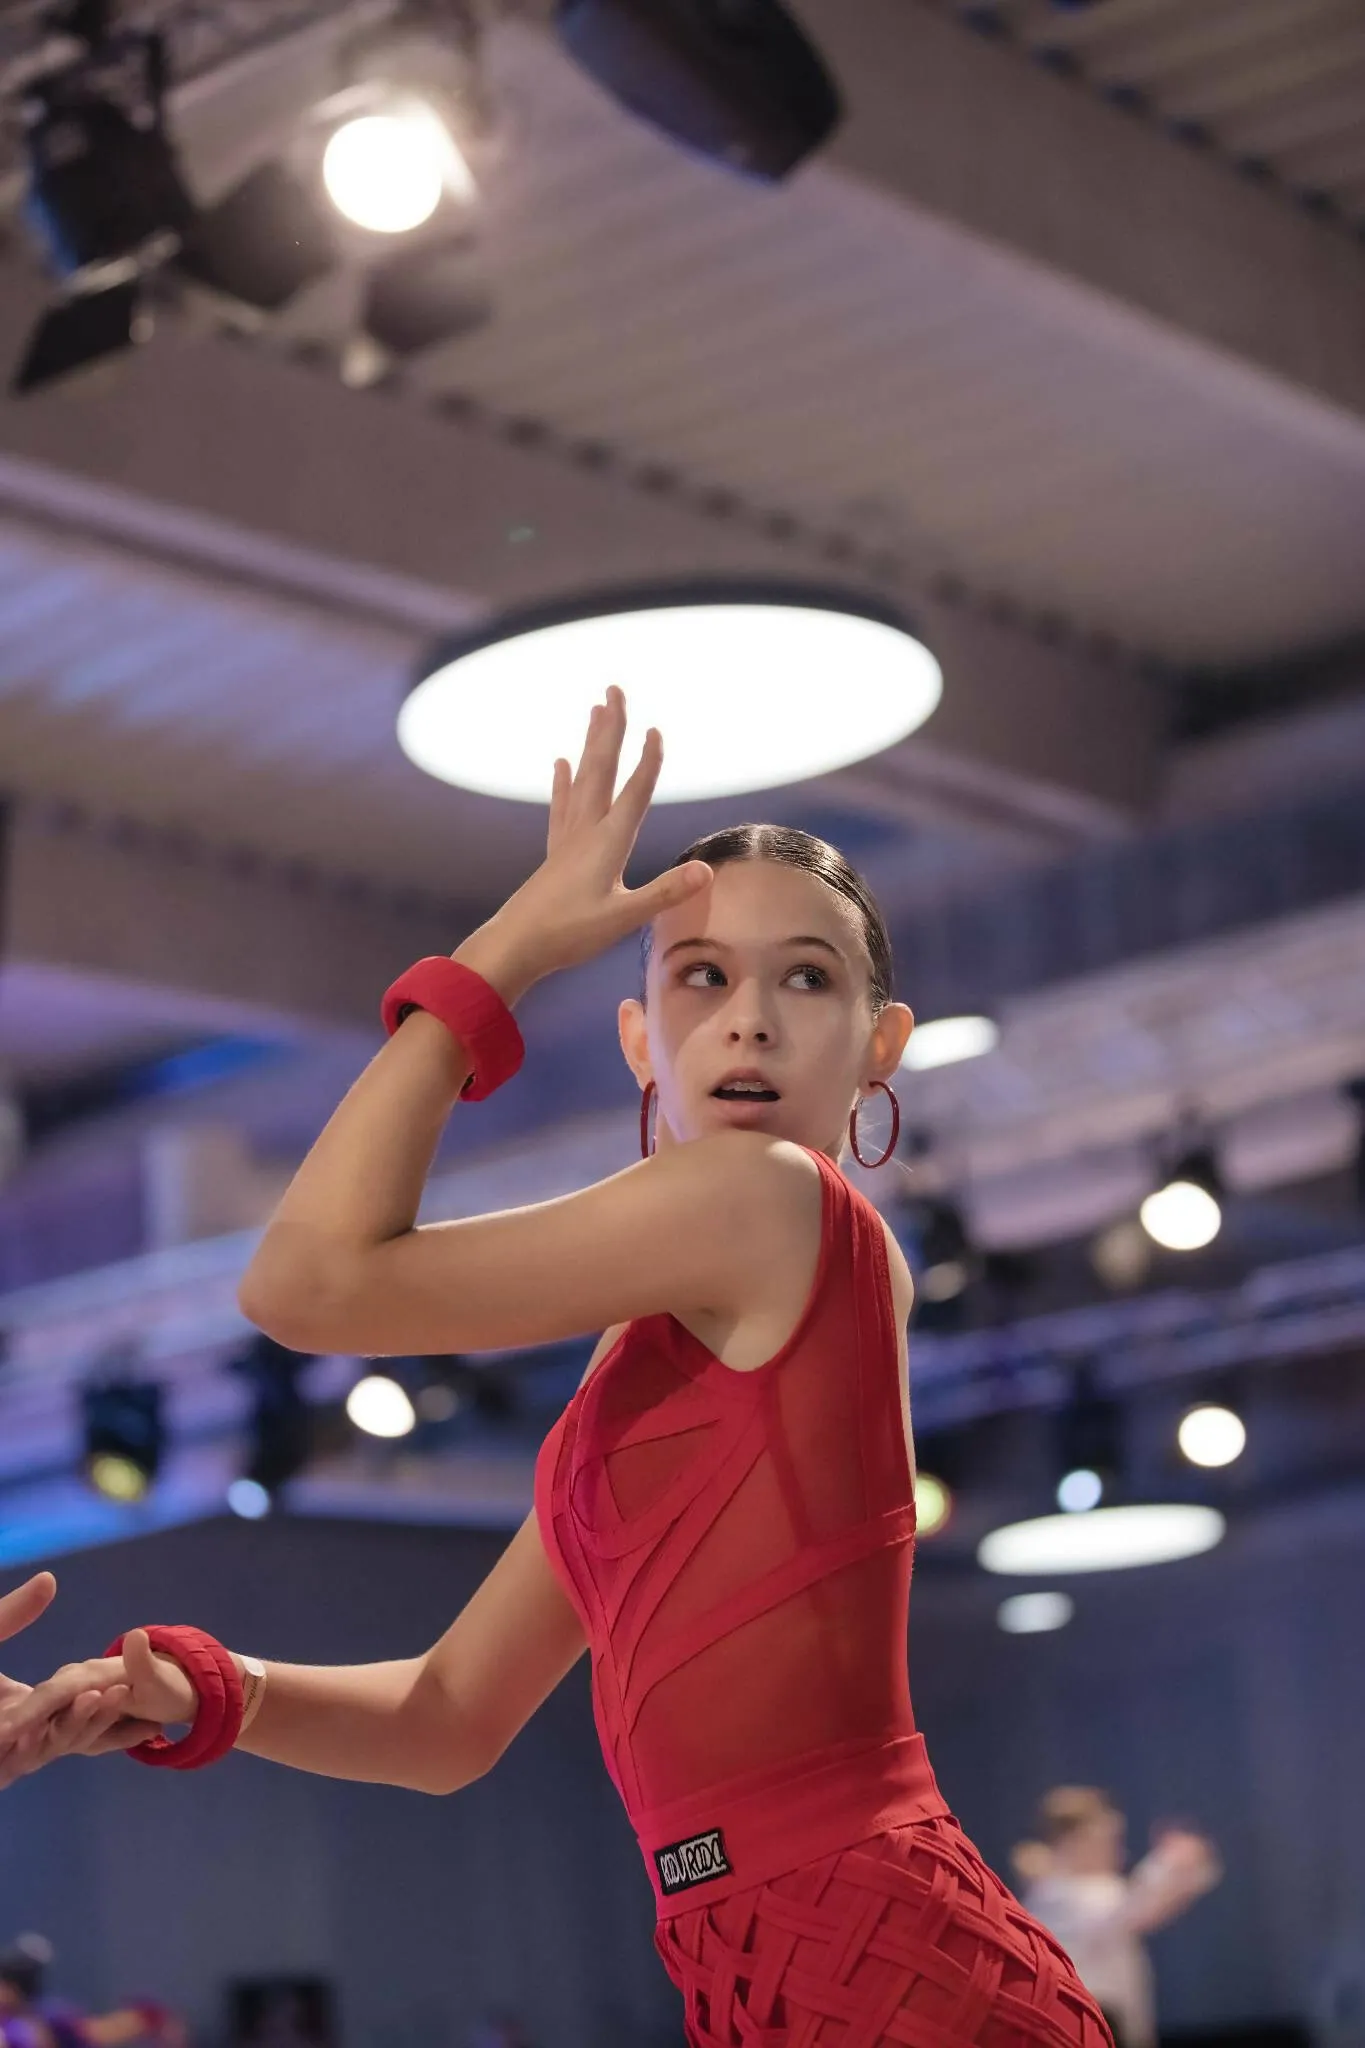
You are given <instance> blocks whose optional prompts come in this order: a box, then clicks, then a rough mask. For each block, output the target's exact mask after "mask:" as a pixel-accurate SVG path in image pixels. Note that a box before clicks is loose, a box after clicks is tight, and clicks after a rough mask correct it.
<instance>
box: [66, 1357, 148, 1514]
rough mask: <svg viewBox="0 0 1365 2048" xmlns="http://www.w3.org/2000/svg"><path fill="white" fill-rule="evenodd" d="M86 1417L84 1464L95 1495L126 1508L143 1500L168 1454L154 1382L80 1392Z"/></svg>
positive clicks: (121, 1381) (111, 1383)
mask: <svg viewBox="0 0 1365 2048" xmlns="http://www.w3.org/2000/svg"><path fill="white" fill-rule="evenodd" d="M81 1411H82V1419H83V1423H84V1449H83V1456H82V1464H83V1466H84V1470H85V1476H86V1478H87V1479H88V1480H89V1482H90V1484H91V1486H93V1487H94V1489H95V1491H96V1493H101V1494H103V1495H104V1497H105V1499H106V1500H116V1501H122V1502H127V1503H131V1502H134V1501H139V1500H142V1499H144V1498H145V1497H146V1495H147V1493H148V1492H149V1491H150V1489H151V1486H152V1482H153V1480H154V1479H155V1478H156V1475H157V1472H158V1470H159V1469H160V1465H161V1458H162V1453H163V1451H164V1450H165V1443H166V1432H165V1424H164V1422H163V1419H162V1406H161V1388H160V1387H159V1386H157V1385H156V1384H155V1382H153V1381H150V1380H135V1379H127V1378H123V1377H121V1376H110V1377H108V1378H103V1379H97V1380H94V1381H92V1382H91V1383H90V1384H89V1385H88V1386H86V1387H84V1388H83V1389H82V1390H81Z"/></svg>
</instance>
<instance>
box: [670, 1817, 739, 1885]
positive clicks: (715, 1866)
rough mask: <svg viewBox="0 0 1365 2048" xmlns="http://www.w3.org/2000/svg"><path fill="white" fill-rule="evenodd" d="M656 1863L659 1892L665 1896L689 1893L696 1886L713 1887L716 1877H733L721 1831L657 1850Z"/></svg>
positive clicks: (695, 1836)
mask: <svg viewBox="0 0 1365 2048" xmlns="http://www.w3.org/2000/svg"><path fill="white" fill-rule="evenodd" d="M654 1861H655V1863H656V1864H657V1866H658V1870H659V1888H660V1890H661V1891H662V1892H664V1893H665V1894H669V1893H672V1892H685V1891H687V1890H688V1888H689V1887H690V1886H692V1885H694V1884H709V1883H710V1881H711V1879H712V1878H714V1877H729V1876H731V1875H732V1872H731V1869H730V1859H729V1857H728V1856H727V1855H726V1853H725V1843H724V1841H723V1840H722V1839H721V1832H720V1829H719V1828H709V1829H708V1830H707V1832H706V1833H705V1834H704V1835H689V1836H688V1838H687V1840H686V1841H685V1842H673V1843H671V1844H670V1846H669V1847H668V1848H667V1849H656V1850H655V1851H654Z"/></svg>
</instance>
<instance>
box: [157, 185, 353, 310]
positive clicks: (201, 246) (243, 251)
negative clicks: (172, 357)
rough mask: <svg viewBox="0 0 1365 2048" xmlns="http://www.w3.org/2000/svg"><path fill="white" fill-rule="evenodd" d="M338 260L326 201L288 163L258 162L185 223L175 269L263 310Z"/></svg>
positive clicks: (277, 306)
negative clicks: (315, 195)
mask: <svg viewBox="0 0 1365 2048" xmlns="http://www.w3.org/2000/svg"><path fill="white" fill-rule="evenodd" d="M336 260H337V247H336V241H335V239H334V237H333V235H332V234H331V232H330V229H329V228H328V225H327V221H326V219H325V217H324V215H323V211H322V208H321V207H320V206H319V205H318V203H317V202H316V200H315V199H314V198H313V196H312V195H311V194H310V193H309V192H308V191H307V190H306V189H305V187H304V186H303V184H302V183H301V182H300V180H299V179H298V178H297V177H295V175H294V173H293V172H292V171H291V170H290V169H289V167H288V165H286V164H282V163H274V162H272V163H264V164H258V165H257V166H256V168H255V169H254V170H252V171H249V172H248V173H247V175H246V177H245V178H243V180H242V182H241V183H240V185H237V186H234V188H233V190H232V191H231V192H229V193H228V194H227V196H226V198H224V199H221V200H219V201H218V203H217V205H215V206H211V207H206V208H205V209H204V211H203V212H201V213H200V214H198V215H197V216H196V218H195V220H194V222H193V224H192V225H191V226H190V227H189V228H188V229H187V230H186V232H185V234H184V237H183V239H182V243H181V247H180V252H179V254H178V255H177V257H176V259H175V269H176V270H177V271H178V272H179V273H181V274H182V275H184V276H186V277H188V278H190V279H191V280H192V281H193V282H194V283H196V284H202V285H206V286H207V287H208V288H209V290H211V291H216V292H221V293H222V294H223V296H224V297H226V298H230V299H235V300H237V301H238V302H239V303H240V304H242V305H245V306H251V307H254V308H256V309H257V310H258V311H260V312H263V313H277V312H278V311H279V310H280V308H281V307H282V306H285V305H287V304H288V303H289V301H290V299H292V298H293V297H294V296H295V294H296V293H297V292H300V291H302V290H303V288H304V286H305V285H309V284H313V283H315V282H316V281H317V279H318V278H320V277H325V276H326V274H327V272H328V271H329V270H331V269H332V268H333V267H334V266H335V264H336Z"/></svg>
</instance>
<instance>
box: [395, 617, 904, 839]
mask: <svg viewBox="0 0 1365 2048" xmlns="http://www.w3.org/2000/svg"><path fill="white" fill-rule="evenodd" d="M609 683H618V684H619V685H620V687H621V688H622V689H623V690H624V692H625V695H626V704H627V707H628V714H629V718H630V725H629V729H628V731H627V734H626V744H625V746H624V747H623V749H622V754H621V773H622V779H624V777H625V776H626V775H628V774H629V773H630V772H631V770H632V769H633V768H634V766H635V763H636V761H637V760H638V759H639V754H640V747H641V744H642V743H643V740H644V735H645V732H646V730H647V729H648V728H649V727H650V726H657V727H658V729H659V731H660V732H661V733H662V734H663V741H664V763H663V770H662V772H661V774H660V777H659V782H658V787H657V789H656V790H655V797H654V800H655V802H656V803H689V802H696V801H698V800H701V799H704V798H708V797H723V796H737V795H738V794H739V793H740V792H741V791H744V790H753V789H776V788H780V787H783V786H785V785H787V784H789V783H794V782H804V781H806V780H807V779H808V778H809V777H811V776H814V775H826V774H829V773H830V772H831V770H833V769H835V768H843V767H846V766H847V765H848V764H849V763H850V762H852V761H861V760H864V759H866V758H867V756H868V755H870V754H877V753H880V752H881V751H882V750H883V749H884V748H886V747H890V746H893V745H894V744H895V743H896V741H897V740H902V739H904V738H905V737H906V736H907V734H909V733H912V732H914V731H915V730H916V728H917V727H919V726H921V725H922V724H923V723H924V721H925V719H926V718H928V716H929V714H930V713H931V712H932V711H933V709H934V707H935V705H936V704H937V703H938V700H939V697H940V694H941V692H942V687H943V681H942V673H941V671H940V669H939V665H938V663H937V661H935V659H934V657H933V655H932V654H930V652H929V650H928V649H927V648H926V647H925V646H924V645H923V644H922V643H921V642H920V641H919V640H917V639H916V638H915V636H914V633H913V632H912V630H911V629H910V627H909V626H908V625H907V624H906V622H905V621H904V620H903V619H902V618H900V617H899V616H898V615H897V614H896V613H894V612H892V611H891V610H889V609H888V608H886V607H883V606H879V605H877V604H875V603H873V602H866V601H864V600H862V599H861V598H857V597H853V596H848V595H846V594H844V593H839V594H837V595H835V594H831V593H823V592H817V591H808V590H798V589H791V588H784V587H782V586H766V587H759V586H755V585H708V586H705V587H694V588H688V589H673V590H658V589H652V590H636V591H618V592H615V593H612V594H609V595H605V596H600V597H595V598H584V599H581V600H578V601H576V602H573V603H566V604H562V605H556V606H548V607H544V608H542V609H539V610H537V611H535V612H527V613H523V614H521V615H520V616H518V617H508V618H504V619H502V620H501V621H499V622H498V623H497V624H496V625H495V626H493V627H491V628H489V629H487V630H484V631H481V632H475V633H472V634H468V635H463V636H461V637H460V638H458V639H456V640H452V641H447V642H446V643H444V644H443V645H442V646H441V647H438V648H437V649H436V650H435V652H434V654H433V655H432V657H431V659H430V660H429V661H428V662H427V663H426V664H425V665H424V667H423V670H422V672H421V674H420V675H419V678H418V680H417V682H416V683H415V684H414V686H413V688H412V690H411V691H410V693H409V695H408V696H407V698H406V700H405V701H404V703H403V706H402V709H401V711H400V712H399V717H398V742H399V745H400V746H401V747H402V749H403V752H404V753H405V754H406V755H407V757H408V759H409V760H410V761H412V762H414V763H415V765H416V766H417V767H419V768H421V769H424V770H425V771H426V773H427V774H428V775H434V776H436V777H437V778H438V779H439V780H441V781H442V782H449V783H453V784H454V785H455V786H456V787H457V788H460V789H472V790H478V791H480V792H481V793H482V794H484V795H486V796H501V797H511V798H514V799H516V800H517V801H519V802H522V803H536V804H544V803H548V801H549V796H550V786H551V781H552V779H553V773H554V763H555V760H556V758H557V757H558V756H560V755H563V756H565V757H566V758H567V759H569V760H570V761H574V762H576V761H577V760H578V757H579V754H580V752H581V751H582V746H583V734H584V731H585V729H586V726H587V722H588V713H589V712H590V710H591V708H592V706H593V705H594V704H595V703H597V702H598V701H599V700H600V698H601V696H602V693H603V691H604V690H605V689H606V687H607V685H608V684H609Z"/></svg>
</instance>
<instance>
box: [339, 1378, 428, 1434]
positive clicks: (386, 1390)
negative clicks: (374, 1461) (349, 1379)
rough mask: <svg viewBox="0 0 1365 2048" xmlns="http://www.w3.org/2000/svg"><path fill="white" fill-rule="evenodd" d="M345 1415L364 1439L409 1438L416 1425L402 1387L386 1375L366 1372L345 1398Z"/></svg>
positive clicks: (415, 1419) (411, 1406)
mask: <svg viewBox="0 0 1365 2048" xmlns="http://www.w3.org/2000/svg"><path fill="white" fill-rule="evenodd" d="M346 1413H347V1414H348V1415H349V1416H350V1418H351V1421H352V1422H353V1423H354V1424H355V1426H356V1428H357V1429H361V1430H364V1432H365V1434H366V1436H380V1437H400V1436H409V1435H410V1434H411V1433H412V1431H413V1430H414V1429H415V1428H416V1426H417V1411H416V1409H415V1408H414V1407H413V1405H412V1401H411V1399H410V1398H409V1396H408V1393H407V1391H406V1389H405V1388H403V1387H400V1386H399V1384H398V1382H397V1380H395V1379H390V1377H389V1375H388V1374H387V1373H383V1372H373V1373H367V1374H366V1375H365V1377H364V1378H363V1379H361V1380H357V1381H356V1384H355V1385H354V1386H353V1387H352V1388H351V1391H350V1393H349V1394H348V1395H347V1396H346Z"/></svg>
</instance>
